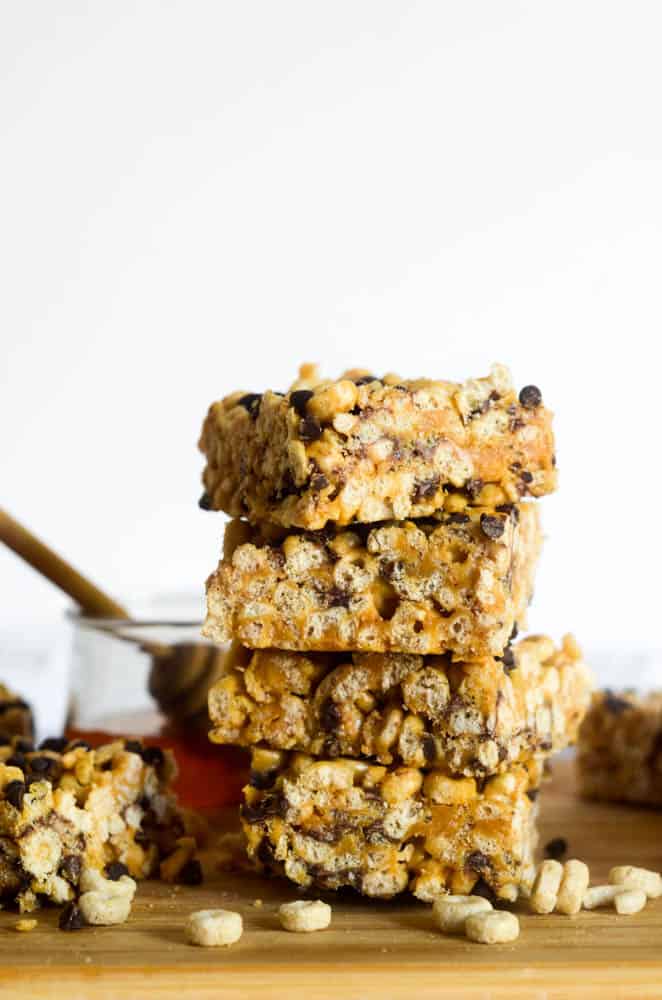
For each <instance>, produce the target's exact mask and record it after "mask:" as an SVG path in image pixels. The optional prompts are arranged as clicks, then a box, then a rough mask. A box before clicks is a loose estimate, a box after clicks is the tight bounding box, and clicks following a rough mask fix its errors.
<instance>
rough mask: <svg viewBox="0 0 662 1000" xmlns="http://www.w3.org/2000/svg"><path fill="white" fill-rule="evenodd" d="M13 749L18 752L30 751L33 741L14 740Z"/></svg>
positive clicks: (32, 747) (32, 748)
mask: <svg viewBox="0 0 662 1000" xmlns="http://www.w3.org/2000/svg"><path fill="white" fill-rule="evenodd" d="M14 750H17V751H18V752H19V753H32V751H33V750H34V743H33V742H32V740H16V742H15V743H14Z"/></svg>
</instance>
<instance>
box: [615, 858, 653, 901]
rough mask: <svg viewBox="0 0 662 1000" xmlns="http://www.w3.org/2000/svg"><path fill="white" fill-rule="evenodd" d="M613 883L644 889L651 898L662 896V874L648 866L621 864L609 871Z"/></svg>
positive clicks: (629, 887)
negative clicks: (649, 868) (637, 866)
mask: <svg viewBox="0 0 662 1000" xmlns="http://www.w3.org/2000/svg"><path fill="white" fill-rule="evenodd" d="M609 881H610V883H611V885H623V886H625V887H626V888H628V889H643V891H644V892H645V893H646V895H647V896H648V898H649V899H657V898H658V897H659V896H662V876H661V875H660V873H659V872H653V871H649V870H648V868H636V867H635V866H634V865H620V866H618V867H616V868H612V870H611V871H610V872H609Z"/></svg>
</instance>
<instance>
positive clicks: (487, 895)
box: [471, 877, 496, 906]
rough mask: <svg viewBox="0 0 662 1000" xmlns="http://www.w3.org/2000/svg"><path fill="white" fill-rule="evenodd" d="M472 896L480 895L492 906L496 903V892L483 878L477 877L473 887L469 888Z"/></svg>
mask: <svg viewBox="0 0 662 1000" xmlns="http://www.w3.org/2000/svg"><path fill="white" fill-rule="evenodd" d="M471 895H472V896H482V898H483V899H487V900H489V902H490V903H492V905H493V906H494V904H495V903H496V893H495V892H494V889H492V887H491V886H490V885H488V884H487V882H486V881H485V879H484V878H482V877H481V878H479V879H478V881H477V882H476V884H475V885H474V887H473V889H472V890H471Z"/></svg>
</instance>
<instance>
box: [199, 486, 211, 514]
mask: <svg viewBox="0 0 662 1000" xmlns="http://www.w3.org/2000/svg"><path fill="white" fill-rule="evenodd" d="M198 507H199V508H200V510H211V497H210V496H209V494H208V493H207V491H206V490H205V492H204V493H203V494H202V496H201V497H200V499H199V500H198Z"/></svg>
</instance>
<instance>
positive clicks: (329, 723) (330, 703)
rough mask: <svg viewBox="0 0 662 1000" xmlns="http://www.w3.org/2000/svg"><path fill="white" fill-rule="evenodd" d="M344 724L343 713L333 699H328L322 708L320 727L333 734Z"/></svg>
mask: <svg viewBox="0 0 662 1000" xmlns="http://www.w3.org/2000/svg"><path fill="white" fill-rule="evenodd" d="M341 722H342V712H341V711H340V709H339V708H338V706H337V705H336V703H335V701H334V700H333V698H327V699H326V700H325V701H323V702H322V706H321V708H320V725H321V726H322V729H324V730H325V732H327V733H333V732H335V730H336V729H338V727H339V726H340V723H341Z"/></svg>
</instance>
